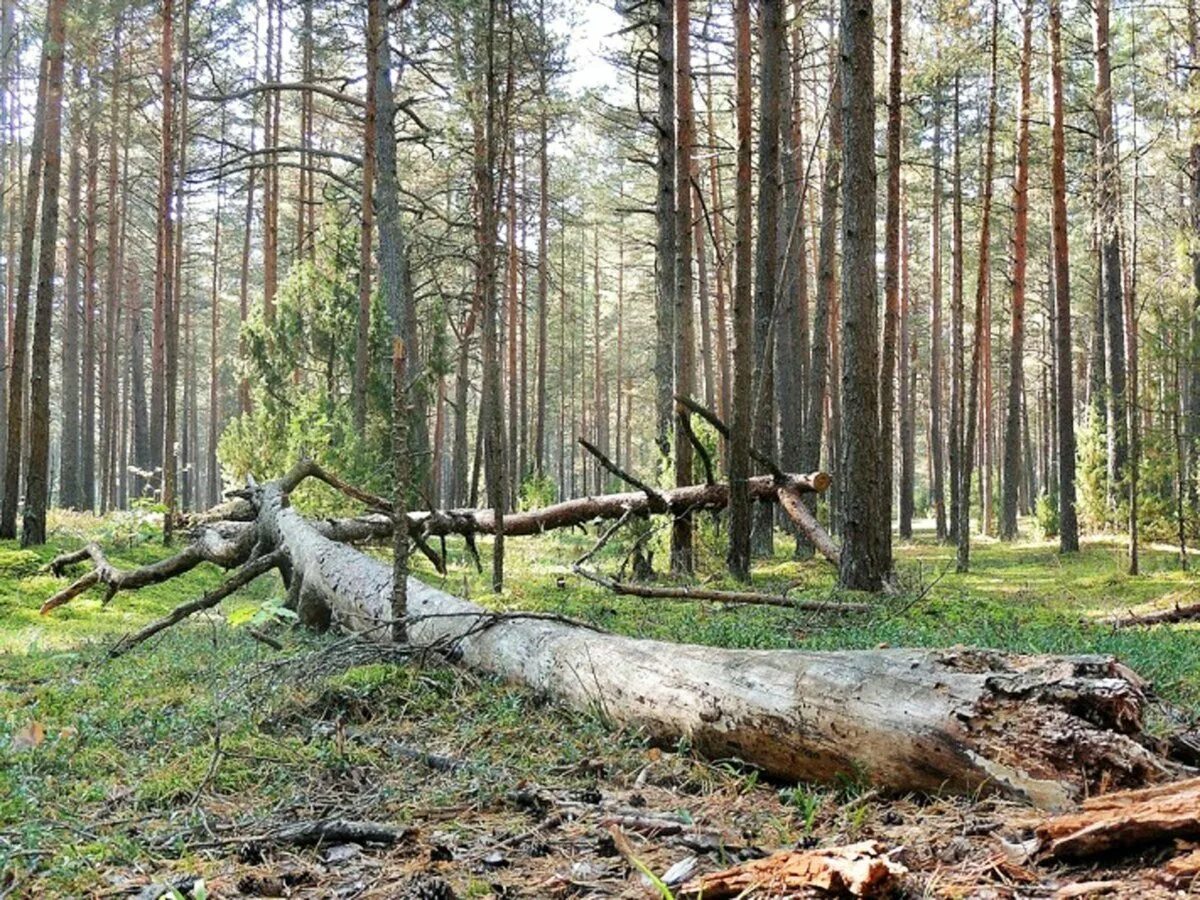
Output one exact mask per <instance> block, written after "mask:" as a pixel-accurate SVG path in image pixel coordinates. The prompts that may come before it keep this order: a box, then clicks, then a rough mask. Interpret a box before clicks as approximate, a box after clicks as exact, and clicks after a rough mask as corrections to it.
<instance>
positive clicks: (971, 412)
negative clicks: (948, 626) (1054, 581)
mask: <svg viewBox="0 0 1200 900" xmlns="http://www.w3.org/2000/svg"><path fill="white" fill-rule="evenodd" d="M999 30H1000V6H999V0H992V37H991V74H990V76H989V88H988V115H987V136H986V138H985V144H984V158H983V203H982V206H981V208H980V222H979V276H978V278H977V279H976V282H975V337H974V341H973V344H972V347H971V383H970V385H969V387H968V389H967V414H966V419H965V422H964V427H965V431H966V435H965V436H964V439H963V446H962V455H961V460H960V461H961V466H962V468H961V470H960V472H959V476H960V479H961V483H960V484H959V489H958V502H959V509H958V550H957V553H956V556H955V567H956V569H957V570H958V571H959V572H966V571H967V569H968V568H969V567H970V563H971V469H972V466H973V460H974V453H975V438H976V433H977V432H976V429H977V427H978V422H979V395H980V369H981V367H982V366H983V365H984V364H985V360H984V353H985V349H984V348H985V342H986V339H987V333H988V329H989V322H988V317H987V313H986V310H987V305H986V304H987V296H988V291H989V290H990V285H989V279H990V277H991V262H990V260H991V227H992V189H993V186H992V173H993V171H994V169H995V165H996V106H997V101H996V94H997V90H998V88H999V83H998V82H999V79H998V72H997V67H998V42H997V37H998V32H999ZM955 131H956V133H957V128H956V129H955ZM955 152H957V150H956V151H955ZM956 170H957V163H956ZM985 508H986V506H985Z"/></svg>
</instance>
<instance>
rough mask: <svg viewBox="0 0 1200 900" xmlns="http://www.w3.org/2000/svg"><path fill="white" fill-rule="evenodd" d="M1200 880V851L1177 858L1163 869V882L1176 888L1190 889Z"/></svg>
mask: <svg viewBox="0 0 1200 900" xmlns="http://www.w3.org/2000/svg"><path fill="white" fill-rule="evenodd" d="M1197 879H1200V850H1193V851H1192V852H1191V853H1185V854H1183V856H1177V857H1175V858H1174V859H1172V860H1171V861H1170V862H1168V863H1167V864H1166V865H1165V866H1163V869H1162V880H1163V881H1164V882H1166V883H1167V884H1169V885H1170V886H1171V887H1174V888H1181V889H1184V888H1188V887H1191V886H1192V885H1193V884H1196V883H1197Z"/></svg>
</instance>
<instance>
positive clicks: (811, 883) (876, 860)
mask: <svg viewBox="0 0 1200 900" xmlns="http://www.w3.org/2000/svg"><path fill="white" fill-rule="evenodd" d="M907 873H908V870H907V869H906V868H905V867H904V866H902V865H900V863H898V862H895V861H893V860H891V859H888V857H887V854H886V853H885V852H884V848H883V845H882V844H880V843H878V842H877V841H862V842H861V843H857V844H849V845H847V846H844V847H830V848H828V849H825V850H785V851H783V852H782V853H776V854H774V855H772V856H768V857H766V858H764V859H753V860H750V861H749V862H745V863H742V864H741V865H738V866H734V867H733V868H731V869H725V870H724V871H722V872H713V873H711V874H709V875H701V876H700V877H699V878H696V879H694V880H693V881H690V882H688V883H687V884H685V885H684V886H683V889H682V896H684V897H688V898H703V900H727V898H730V897H792V896H798V895H800V892H805V891H813V892H816V891H820V892H821V896H822V897H862V898H871V897H890V896H892V894H893V893H894V892H895V891H896V889H897V888H898V887H899V886H900V882H901V880H902V879H903V877H904V876H905V875H906V874H907ZM804 896H807V894H804Z"/></svg>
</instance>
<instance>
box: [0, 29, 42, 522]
mask: <svg viewBox="0 0 1200 900" xmlns="http://www.w3.org/2000/svg"><path fill="white" fill-rule="evenodd" d="M48 31H49V21H47V32H48ZM47 81H48V65H47V59H46V48H43V51H42V61H41V65H40V67H39V74H38V96H37V105H36V106H35V107H34V117H33V135H32V137H31V139H30V146H29V169H28V174H27V176H26V181H25V205H24V209H23V210H22V214H21V215H22V219H21V255H20V259H19V260H18V262H17V289H16V297H15V298H14V302H13V318H12V324H11V328H10V330H9V334H10V337H11V344H12V354H11V357H10V359H9V371H8V443H7V445H6V447H5V467H4V500H3V504H2V505H0V538H7V539H10V540H11V539H12V538H15V537H16V536H17V509H18V507H19V506H20V503H21V487H22V479H21V475H22V472H21V451H22V449H23V446H24V444H23V437H24V424H25V400H26V397H27V396H28V395H27V394H26V384H27V381H28V379H27V376H26V371H27V370H26V359H27V357H28V355H29V354H28V349H29V347H28V345H29V292H30V288H31V286H32V283H33V247H34V241H35V239H36V236H37V224H38V204H39V202H40V200H41V184H42V165H43V156H44V155H45V141H46V93H47Z"/></svg>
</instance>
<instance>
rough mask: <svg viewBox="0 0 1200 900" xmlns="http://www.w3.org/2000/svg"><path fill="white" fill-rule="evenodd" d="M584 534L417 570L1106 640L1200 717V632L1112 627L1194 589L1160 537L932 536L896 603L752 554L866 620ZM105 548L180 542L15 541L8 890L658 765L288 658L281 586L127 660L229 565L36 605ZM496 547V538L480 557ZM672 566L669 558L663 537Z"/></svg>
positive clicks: (764, 584)
mask: <svg viewBox="0 0 1200 900" xmlns="http://www.w3.org/2000/svg"><path fill="white" fill-rule="evenodd" d="M589 531H590V533H589V534H583V533H582V532H580V531H574V532H572V533H570V534H565V533H564V534H554V535H546V536H543V537H539V538H521V539H514V540H510V541H509V542H508V553H509V559H508V588H507V590H506V591H505V593H504V594H503V595H500V596H497V595H493V594H490V593H489V592H488V591H487V588H486V584H487V578H486V576H485V575H484V574H480V573H479V572H477V571H476V569H475V566H474V564H473V562H472V561H471V560H470V559H469V558H467V557H466V556H465V552H464V550H463V548H462V547H461V545H458V544H456V543H455V542H453V541H452V542H449V552H450V557H451V559H450V563H451V566H450V573H451V574H450V575H449V576H448V577H446V578H444V579H443V578H441V577H440V576H437V575H436V574H435V573H434V572H432V571H431V569H430V568H429V567H428V565H427V563H426V561H425V560H423V559H418V560H416V561H415V563H414V564H415V567H416V569H417V574H418V576H419V577H422V578H424V579H425V580H427V581H428V582H430V583H431V584H434V585H437V586H440V587H443V588H445V589H446V590H449V591H452V592H454V593H457V594H466V595H468V596H470V597H471V598H472V599H474V600H477V601H479V602H482V603H484V604H486V605H488V606H491V607H495V608H501V607H504V608H518V609H528V610H539V611H552V612H557V613H562V614H565V615H569V616H572V617H577V618H580V619H583V620H586V621H588V622H591V623H594V624H596V625H599V626H602V627H604V628H608V629H611V630H614V631H617V632H620V633H623V634H630V635H636V636H640V637H652V638H657V639H662V640H669V641H680V642H695V643H706V644H714V645H721V646H735V647H807V648H822V649H825V648H871V647H876V646H879V645H882V644H886V645H890V646H902V645H917V646H931V647H932V646H948V645H955V644H971V645H979V646H988V647H995V648H999V649H1007V650H1014V651H1019V652H1049V653H1073V652H1103V653H1113V654H1115V655H1117V656H1119V657H1120V658H1121V659H1122V660H1124V661H1125V662H1127V663H1128V664H1129V665H1131V666H1132V667H1133V668H1135V669H1136V670H1137V671H1139V672H1140V673H1141V674H1143V675H1144V676H1145V677H1147V678H1149V679H1151V680H1152V681H1153V682H1154V684H1155V687H1156V689H1157V690H1158V691H1159V693H1160V694H1161V695H1162V696H1163V697H1164V698H1166V699H1167V700H1169V701H1171V702H1173V703H1175V704H1178V705H1180V706H1183V707H1185V708H1188V709H1190V710H1192V711H1197V710H1200V630H1197V629H1194V628H1190V627H1187V626H1177V627H1167V628H1157V629H1153V630H1147V629H1121V630H1114V629H1112V628H1111V627H1110V626H1107V625H1104V624H1102V623H1100V622H1099V621H1098V620H1099V619H1100V618H1102V617H1104V616H1107V615H1112V614H1116V613H1122V612H1124V611H1126V610H1128V609H1130V608H1133V607H1142V606H1144V605H1152V604H1163V605H1166V604H1172V603H1175V602H1179V603H1187V602H1197V601H1200V583H1198V582H1197V579H1196V577H1195V576H1194V575H1189V574H1186V573H1183V572H1181V571H1180V570H1179V567H1178V564H1177V559H1176V557H1175V556H1174V555H1173V554H1172V553H1170V552H1168V551H1167V550H1165V549H1164V550H1156V549H1147V550H1146V551H1145V552H1144V554H1143V570H1144V574H1143V575H1141V576H1139V577H1137V578H1130V577H1128V576H1127V575H1125V574H1124V569H1125V562H1124V549H1123V546H1122V545H1121V544H1119V543H1117V542H1115V541H1109V540H1101V539H1096V540H1091V541H1088V542H1087V543H1086V545H1085V548H1084V550H1083V552H1082V553H1080V554H1078V555H1076V556H1074V557H1062V556H1060V555H1059V554H1058V553H1057V552H1056V548H1055V546H1054V545H1052V544H1047V543H1040V542H1032V541H1023V542H1018V543H1016V544H1011V545H1002V544H999V543H994V542H990V541H977V542H976V545H975V547H974V554H973V571H972V573H971V574H969V575H965V576H959V575H956V574H954V572H953V553H952V550H951V549H950V548H948V547H943V546H939V545H937V544H936V543H935V542H934V541H933V540H932V538H931V536H930V535H928V534H920V535H918V538H917V540H916V541H914V542H912V543H904V544H899V545H898V546H897V561H898V569H899V573H900V583H901V587H900V590H899V592H898V593H897V594H896V595H895V596H892V597H888V598H885V599H878V598H869V597H863V596H861V595H858V596H853V597H851V596H848V595H842V594H839V593H838V592H837V591H836V590H835V588H834V583H833V581H834V579H833V572H832V569H831V567H830V566H829V565H828V563H825V562H824V561H822V560H819V559H818V560H809V561H804V562H797V561H795V560H794V559H792V555H791V552H790V551H791V545H790V543H789V540H790V539H788V538H785V537H784V536H783V535H782V534H781V535H780V537H779V539H778V540H777V544H776V555H775V556H774V558H772V559H770V560H764V561H761V562H760V564H759V565H758V566H757V567H756V570H755V585H754V586H755V588H756V589H758V590H762V591H776V592H778V591H784V590H787V591H788V592H789V596H791V597H794V598H796V599H804V600H829V601H831V602H837V601H839V600H849V599H853V600H856V601H863V600H864V599H865V600H867V602H870V603H872V604H875V605H876V607H877V609H876V610H875V612H874V613H872V614H870V615H866V616H862V615H859V616H850V615H843V614H838V615H833V616H830V615H824V614H813V613H800V612H796V611H791V610H786V609H778V608H767V607H748V606H736V607H735V606H729V607H726V606H720V605H715V604H698V603H678V602H669V601H662V600H645V599H637V598H627V597H619V596H614V595H613V594H612V593H610V592H608V591H607V590H604V589H602V588H599V587H597V586H595V585H593V584H591V583H589V582H585V581H582V580H581V579H580V578H579V577H578V576H576V575H574V574H573V573H572V572H571V562H572V561H573V560H574V559H576V558H578V557H579V556H580V555H581V554H582V553H584V552H585V551H586V550H587V549H589V548H590V547H591V546H592V545H593V544H594V542H595V540H596V535H595V533H594V531H595V530H594V529H589ZM87 539H96V540H98V541H100V543H102V544H103V545H104V546H105V548H106V550H107V551H108V552H109V555H110V558H111V559H112V561H113V562H114V563H115V564H116V565H120V566H133V565H139V564H144V563H147V562H150V561H153V560H155V559H159V558H162V557H163V556H164V554H165V553H167V552H168V551H166V550H164V548H162V547H161V546H160V543H159V541H158V539H157V533H156V531H155V530H154V528H153V525H152V522H151V521H150V520H148V519H141V520H139V519H138V518H137V517H128V518H126V519H118V520H113V519H110V520H107V521H100V520H95V519H88V518H86V517H79V516H72V517H65V516H59V517H57V518H56V519H54V520H53V522H52V543H51V544H50V545H48V546H47V547H44V548H38V549H36V550H22V549H20V548H18V547H17V546H16V545H15V544H14V543H12V542H0V873H2V874H0V894H4V893H5V892H6V891H8V890H9V889H12V891H13V895H15V896H64V897H68V896H70V897H74V896H83V895H87V894H89V893H91V892H95V891H100V890H103V889H108V888H111V887H112V885H113V884H114V883H116V884H119V883H120V879H121V878H124V877H127V876H128V873H129V872H130V871H131V868H132V867H134V866H139V867H143V868H146V869H149V870H152V871H153V870H162V869H163V868H164V867H166V868H168V869H170V870H171V871H177V872H188V873H192V874H196V875H201V876H208V875H212V874H218V872H217V870H218V869H219V868H220V857H219V856H214V855H213V854H211V853H210V854H205V853H202V852H200V851H198V850H197V849H196V848H197V845H198V843H203V841H204V839H205V837H206V836H208V837H211V835H212V833H213V831H212V829H214V828H220V829H221V831H220V833H221V834H223V835H229V834H234V835H236V834H242V833H246V834H255V833H261V832H262V831H263V830H264V829H265V828H267V827H269V826H270V824H271V823H275V822H281V821H293V820H295V819H297V818H315V817H319V816H323V815H329V814H333V813H343V814H350V815H352V816H353V817H356V818H379V819H383V820H386V821H396V822H406V821H412V820H415V819H417V818H420V817H421V816H423V815H426V816H427V815H428V811H429V810H431V809H449V810H453V811H454V813H453V815H449V816H447V817H446V818H445V820H444V821H442V824H441V825H440V827H442V828H445V829H448V830H454V829H458V828H466V827H469V823H470V821H471V818H472V813H473V812H475V813H478V812H481V811H487V810H494V809H496V808H497V807H504V806H505V805H506V804H511V802H512V801H511V796H512V794H513V792H514V791H516V790H518V789H519V788H520V786H521V785H525V784H529V783H545V782H546V781H547V780H549V781H551V782H553V783H554V784H556V785H560V786H561V785H566V786H568V787H573V788H578V789H581V790H582V789H586V788H587V787H588V785H590V784H593V783H595V782H596V781H597V779H600V778H604V777H609V778H611V777H613V776H614V774H617V775H621V774H624V775H626V776H631V775H632V773H634V772H636V771H637V770H638V769H639V767H641V766H642V765H644V764H645V759H646V754H647V752H648V748H647V744H646V742H645V740H644V739H643V737H642V736H641V735H639V734H637V733H631V732H628V731H622V732H617V733H614V732H613V731H612V730H611V729H610V728H609V727H607V725H606V723H605V722H604V721H603V717H602V715H601V714H599V713H593V714H586V713H568V712H565V711H563V710H560V709H558V708H557V707H555V706H553V705H552V704H548V703H546V702H545V701H544V700H543V699H542V698H539V697H537V696H534V695H532V694H531V693H530V692H528V691H526V690H522V689H520V688H517V687H513V686H508V685H504V684H501V683H498V682H496V681H494V680H491V679H487V678H479V677H476V676H473V675H471V674H469V673H465V672H462V671H459V670H453V669H449V668H446V667H443V666H440V665H437V664H435V663H432V662H430V661H424V662H421V663H419V664H418V663H414V662H413V661H411V660H405V659H401V658H397V657H396V656H395V655H394V653H393V652H392V651H389V650H387V649H384V648H372V647H363V646H362V645H357V644H355V643H353V642H349V641H346V640H345V639H343V638H340V637H338V636H335V635H313V634H309V633H305V632H303V631H301V630H299V629H296V628H293V627H292V626H291V624H290V622H287V621H275V622H268V623H267V625H266V626H265V627H267V628H268V630H270V631H271V633H272V634H273V635H274V636H275V637H276V638H277V639H279V640H281V641H282V642H283V644H284V650H283V651H282V652H277V651H275V650H273V649H271V648H269V647H268V646H266V645H265V644H263V643H261V642H259V641H257V640H255V639H254V637H253V636H252V634H251V631H252V629H251V627H250V626H251V625H252V624H257V625H259V626H262V622H263V617H262V616H261V615H260V616H256V615H254V613H255V611H257V610H261V609H263V608H264V607H267V608H269V607H271V605H272V603H273V601H277V600H278V597H279V595H280V593H281V588H280V585H279V583H278V580H277V579H276V578H275V577H274V576H271V577H267V578H263V579H260V580H259V582H257V583H255V584H254V585H252V586H251V587H250V588H248V589H246V590H244V591H243V592H242V593H241V594H240V595H239V596H237V597H236V598H233V599H232V600H231V601H227V603H226V604H225V606H224V607H223V608H222V609H221V610H220V611H218V612H213V613H211V614H207V615H201V616H197V617H196V618H194V619H193V620H189V621H188V622H186V623H184V624H182V625H180V626H177V627H175V628H172V629H169V630H167V631H166V632H164V633H163V634H162V635H160V636H159V637H158V638H156V639H154V640H152V641H150V642H148V643H147V644H145V645H143V646H141V647H139V648H137V649H135V650H134V651H133V652H131V653H129V654H127V655H126V656H124V657H121V658H119V659H117V660H113V661H109V660H107V658H106V652H107V650H108V648H109V647H111V646H112V645H113V644H114V643H115V642H116V641H117V639H118V638H119V637H120V636H121V635H122V634H124V633H126V632H128V631H130V630H132V629H135V628H137V627H140V626H141V625H144V624H145V623H146V622H148V621H150V620H152V619H154V618H157V617H159V616H161V615H163V614H164V613H165V612H167V611H168V610H170V609H171V608H172V607H173V606H175V605H176V604H177V603H180V602H183V601H184V600H187V599H190V598H193V597H195V596H197V595H198V594H199V593H201V592H202V591H204V590H205V589H207V588H209V587H212V586H213V585H214V584H216V583H217V582H218V581H219V580H220V578H221V575H222V573H220V572H218V571H216V570H214V569H211V568H210V567H205V568H202V569H198V570H196V571H193V572H191V573H189V574H187V575H186V576H183V577H181V578H178V579H176V580H174V581H172V582H168V583H166V584H163V585H158V586H154V587H150V588H146V589H143V590H141V591H138V592H136V593H129V594H120V595H118V596H117V597H116V599H115V600H113V602H112V603H110V604H108V605H107V606H105V605H102V604H101V598H102V594H101V592H100V591H98V590H93V591H90V592H88V593H87V594H84V595H83V596H81V597H78V598H76V599H75V600H74V601H72V602H71V603H70V604H69V605H67V606H66V607H64V608H61V609H59V610H57V611H55V612H54V613H53V614H51V615H50V616H45V617H43V616H41V615H39V613H38V607H39V606H40V605H41V603H42V602H43V601H44V600H45V599H46V598H47V597H48V596H50V595H51V594H53V593H54V592H55V591H57V590H60V589H61V588H62V587H64V586H65V585H66V584H67V583H68V581H67V579H66V578H62V579H59V578H55V577H53V576H52V575H49V574H47V573H45V572H44V571H43V567H44V566H45V564H46V563H47V562H48V561H49V560H50V559H51V558H53V556H54V555H55V554H56V553H58V552H61V551H63V550H67V549H72V548H75V547H78V546H80V545H81V543H82V542H83V541H85V540H87ZM720 543H721V538H720V535H719V534H716V533H712V526H711V524H708V523H706V524H705V525H704V527H703V528H702V529H701V540H700V549H701V552H700V559H701V565H702V568H703V570H704V571H703V573H702V574H701V575H700V576H699V579H700V580H703V581H705V583H706V584H708V585H710V586H716V587H720V586H727V587H732V586H733V585H732V584H730V583H729V582H727V581H725V580H724V579H723V578H722V577H720V575H719V565H718V563H719V547H720ZM490 549H491V548H490V544H489V543H487V542H482V543H481V552H482V555H483V560H484V563H485V567H486V564H487V563H488V562H489V561H490V560H489V553H490ZM628 549H629V543H628V541H627V540H626V541H625V542H624V543H623V542H622V539H620V538H618V539H616V540H614V541H613V542H612V543H611V544H610V546H608V547H606V548H605V550H604V551H602V552H601V553H600V554H598V555H597V557H596V558H595V559H593V560H592V561H591V562H590V563H589V565H591V566H594V567H596V568H598V569H600V570H601V571H603V572H604V573H606V574H608V575H610V576H613V575H616V574H618V573H619V571H620V568H621V565H622V562H623V559H624V556H625V553H626V552H627V551H628ZM656 556H658V557H659V560H661V559H662V558H663V556H662V551H661V549H660V551H659V553H657V554H656ZM1198 563H1200V561H1198ZM83 571H84V568H83V567H77V568H76V569H75V570H74V574H79V573H81V572H83ZM414 750H415V751H416V752H418V753H432V754H438V755H444V756H450V757H454V758H456V759H458V760H462V761H464V762H465V764H464V766H462V767H460V768H459V769H457V770H455V771H452V772H439V771H436V770H431V769H430V768H429V767H428V766H427V765H423V764H421V763H419V762H414V761H413V758H412V756H413V751H414ZM679 764H680V765H682V766H684V767H685V769H686V768H687V767H692V768H691V769H690V770H689V772H690V774H687V775H686V778H685V779H684V781H686V780H687V778H693V779H694V780H695V781H696V782H697V785H698V786H697V787H696V789H697V790H702V789H703V784H704V782H705V780H706V779H712V778H714V777H718V776H715V775H714V774H713V772H714V770H713V769H712V768H710V767H705V766H704V765H703V764H701V763H700V762H699V761H696V760H692V759H691V758H690V756H687V755H685V756H683V757H680V761H679ZM719 777H728V778H735V779H736V778H747V777H749V778H751V779H752V778H753V776H745V775H744V774H740V773H732V774H727V775H721V776H719ZM748 789H749V788H748ZM796 815H797V818H796V820H795V821H794V822H790V823H789V824H787V826H786V828H785V829H784V831H786V830H787V828H790V829H792V832H794V834H792V832H787V833H789V834H792V836H793V837H796V836H799V835H800V834H802V833H803V832H804V830H805V828H809V827H811V822H810V823H808V824H807V825H805V823H804V821H803V820H804V819H805V817H804V816H803V815H801V814H800V813H799V812H798V813H797V814H796ZM781 827H783V826H781ZM783 833H784V832H781V834H783ZM781 839H782V838H781Z"/></svg>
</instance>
